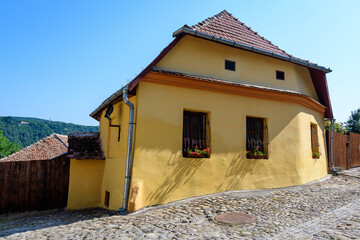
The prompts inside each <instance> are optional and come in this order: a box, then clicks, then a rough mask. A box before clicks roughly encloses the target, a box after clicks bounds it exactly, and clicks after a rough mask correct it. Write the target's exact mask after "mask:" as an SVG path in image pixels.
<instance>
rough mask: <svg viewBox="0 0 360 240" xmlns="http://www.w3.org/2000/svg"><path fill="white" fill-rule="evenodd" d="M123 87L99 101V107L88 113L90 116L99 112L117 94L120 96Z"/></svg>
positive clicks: (115, 97)
mask: <svg viewBox="0 0 360 240" xmlns="http://www.w3.org/2000/svg"><path fill="white" fill-rule="evenodd" d="M123 89H124V87H122V88H121V89H119V90H117V91H116V92H115V93H113V94H112V95H111V96H110V97H108V98H107V99H106V100H105V101H104V102H102V103H101V105H100V106H99V107H97V108H96V109H95V110H94V111H92V113H90V117H93V118H94V116H95V115H96V114H97V113H98V112H99V111H101V110H102V109H103V108H104V107H105V106H107V105H108V104H110V103H111V102H112V101H114V100H115V99H117V98H118V97H119V96H121V95H122V94H123Z"/></svg>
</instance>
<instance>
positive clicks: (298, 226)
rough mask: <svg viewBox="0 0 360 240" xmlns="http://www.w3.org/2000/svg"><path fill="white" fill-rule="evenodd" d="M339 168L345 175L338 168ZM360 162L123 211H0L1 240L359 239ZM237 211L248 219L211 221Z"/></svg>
mask: <svg viewBox="0 0 360 240" xmlns="http://www.w3.org/2000/svg"><path fill="white" fill-rule="evenodd" d="M344 174H346V175H344ZM359 196H360V169H359V168H355V169H352V170H347V171H343V172H341V174H340V175H339V176H337V177H327V178H325V179H323V180H321V181H318V182H315V183H311V184H307V185H303V186H297V187H291V188H283V189H276V190H266V191H264V190H262V191H246V192H242V191H235V192H226V193H220V194H214V195H208V196H203V197H198V198H192V199H187V200H182V201H178V202H174V203H170V204H167V205H162V206H155V207H149V208H145V209H143V210H140V211H138V212H136V213H133V214H129V215H127V216H120V215H117V212H111V211H105V210H102V209H90V210H81V211H69V212H67V211H63V210H50V211H42V212H29V213H19V214H5V215H0V237H2V238H5V239H84V238H86V239H139V238H140V239H141V238H143V239H185V238H186V239H239V238H243V239H360V198H359ZM225 212H242V213H247V214H251V215H253V216H255V217H256V222H255V223H251V224H244V225H227V224H221V223H218V222H215V221H214V217H215V216H216V215H218V214H221V213H225Z"/></svg>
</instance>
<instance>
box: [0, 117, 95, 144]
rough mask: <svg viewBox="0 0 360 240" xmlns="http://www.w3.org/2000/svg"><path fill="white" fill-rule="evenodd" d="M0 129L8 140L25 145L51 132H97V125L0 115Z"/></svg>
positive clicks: (65, 133)
mask: <svg viewBox="0 0 360 240" xmlns="http://www.w3.org/2000/svg"><path fill="white" fill-rule="evenodd" d="M0 130H3V132H4V136H5V137H6V138H8V139H9V140H10V141H16V142H17V143H19V144H20V145H21V146H22V147H26V146H28V145H30V144H32V143H34V142H36V141H38V140H40V139H41V138H44V137H46V136H49V135H50V134H52V133H58V134H64V135H67V134H68V133H69V132H97V131H98V127H97V126H83V125H77V124H73V123H65V122H57V121H49V120H45V119H39V118H28V117H0Z"/></svg>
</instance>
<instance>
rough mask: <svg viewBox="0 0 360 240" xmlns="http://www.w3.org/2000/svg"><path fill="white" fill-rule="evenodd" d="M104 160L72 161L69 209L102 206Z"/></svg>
mask: <svg viewBox="0 0 360 240" xmlns="http://www.w3.org/2000/svg"><path fill="white" fill-rule="evenodd" d="M104 163H105V161H104V160H76V159H71V161H70V179H69V195H68V203H67V209H69V210H71V209H80V208H90V207H100V206H101V204H100V199H101V195H100V191H101V188H102V181H103V174H104Z"/></svg>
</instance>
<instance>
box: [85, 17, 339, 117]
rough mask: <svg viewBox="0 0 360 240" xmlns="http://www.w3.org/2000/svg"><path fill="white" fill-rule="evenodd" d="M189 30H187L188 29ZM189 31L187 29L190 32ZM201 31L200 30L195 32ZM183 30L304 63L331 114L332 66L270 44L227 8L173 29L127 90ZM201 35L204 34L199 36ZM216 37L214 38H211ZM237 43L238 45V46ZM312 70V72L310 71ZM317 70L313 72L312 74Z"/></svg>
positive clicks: (113, 97)
mask: <svg viewBox="0 0 360 240" xmlns="http://www.w3.org/2000/svg"><path fill="white" fill-rule="evenodd" d="M186 29H187V30H188V31H187V30H186ZM189 31H190V33H189ZM198 33H200V34H198ZM186 34H191V35H194V36H198V37H202V38H204V39H208V40H214V41H216V42H220V43H224V44H227V45H231V46H233V47H238V48H241V49H245V50H248V51H253V52H255V53H259V54H263V55H268V56H271V57H275V58H278V59H281V60H285V61H290V62H293V63H295V64H299V65H303V66H306V67H307V68H308V69H309V71H310V73H311V76H312V80H313V82H314V86H315V88H316V92H317V94H318V96H319V100H320V102H321V104H323V105H325V106H326V107H327V108H326V111H325V117H328V118H332V117H333V115H332V109H331V104H330V97H329V90H328V88H327V81H326V76H325V74H326V73H329V72H331V69H329V68H325V67H322V66H319V65H317V64H315V63H311V62H309V61H308V60H303V59H300V58H297V57H293V56H292V55H290V54H288V53H287V52H285V51H284V50H282V49H280V48H279V47H278V46H276V45H274V44H272V43H271V42H270V41H269V40H267V39H265V38H264V37H262V36H260V35H259V34H258V33H257V32H255V31H253V30H252V29H251V28H250V27H248V26H246V25H245V24H244V23H242V22H240V21H239V20H238V19H237V18H235V17H233V16H232V15H231V14H230V13H228V12H227V11H226V10H224V11H222V12H220V13H219V14H217V15H215V16H213V17H210V18H208V19H206V20H204V21H202V22H200V23H198V24H196V25H194V26H192V27H189V26H188V25H185V26H184V27H182V28H180V29H179V30H177V31H175V32H174V34H173V36H174V37H176V38H175V39H174V40H173V41H172V42H171V43H170V44H169V45H168V46H167V47H166V48H164V50H163V51H162V52H161V53H160V54H159V55H158V56H157V57H156V58H155V59H154V60H153V61H152V62H151V63H150V64H149V65H148V66H147V67H146V68H145V69H144V70H143V71H142V72H141V73H140V74H139V75H137V76H136V77H135V78H134V79H133V80H132V81H131V82H130V83H129V84H128V85H127V86H128V87H129V90H133V89H134V88H135V87H136V86H137V84H138V83H139V82H140V81H141V79H142V78H143V77H144V76H145V75H146V74H148V73H149V72H150V71H151V70H152V69H153V67H155V65H156V64H157V63H158V62H159V61H160V60H161V59H162V58H163V57H164V56H165V55H166V54H167V53H168V52H169V51H170V50H171V49H172V48H173V47H174V46H175V45H176V44H177V43H178V42H179V41H180V40H181V39H182V37H183V36H184V35H186ZM202 35H204V36H202ZM214 38H217V39H214ZM238 45H239V46H238ZM313 73H314V74H313ZM315 73H316V74H315ZM122 90H123V88H121V89H120V90H118V91H117V92H115V93H114V94H113V95H111V96H110V97H109V98H107V99H106V100H105V101H104V102H103V103H102V104H101V105H100V106H99V107H98V108H96V109H95V110H94V111H93V112H92V113H91V114H90V116H91V117H93V118H94V119H96V120H98V121H99V119H100V115H101V112H102V111H103V110H104V109H105V108H106V107H107V106H108V105H109V104H110V103H112V102H113V101H115V100H117V99H119V98H120V97H121V96H122Z"/></svg>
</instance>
